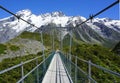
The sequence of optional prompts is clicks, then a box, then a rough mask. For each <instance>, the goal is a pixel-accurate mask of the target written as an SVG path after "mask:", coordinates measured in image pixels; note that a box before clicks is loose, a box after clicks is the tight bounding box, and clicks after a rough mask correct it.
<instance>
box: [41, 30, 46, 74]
mask: <svg viewBox="0 0 120 83" xmlns="http://www.w3.org/2000/svg"><path fill="white" fill-rule="evenodd" d="M41 43H42V52H43V55H42V56H43V60H45V54H44V44H43V32H42V31H41ZM45 71H46V64H45V62H44V63H43V72H44V73H45Z"/></svg>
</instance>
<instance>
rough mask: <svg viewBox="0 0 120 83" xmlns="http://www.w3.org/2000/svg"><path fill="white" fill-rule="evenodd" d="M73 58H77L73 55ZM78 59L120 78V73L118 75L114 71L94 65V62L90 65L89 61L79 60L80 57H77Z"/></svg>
mask: <svg viewBox="0 0 120 83" xmlns="http://www.w3.org/2000/svg"><path fill="white" fill-rule="evenodd" d="M72 56H73V57H75V56H74V55H72ZM77 59H78V60H80V61H82V62H85V63H87V64H90V65H92V66H94V67H96V68H98V69H101V70H103V71H106V72H107V73H110V74H113V75H116V76H118V77H120V73H117V72H114V71H112V70H109V69H106V68H104V67H102V66H99V65H96V64H94V63H92V62H90V63H89V61H87V60H84V59H81V58H79V57H78V56H77Z"/></svg>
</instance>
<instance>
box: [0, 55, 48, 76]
mask: <svg viewBox="0 0 120 83" xmlns="http://www.w3.org/2000/svg"><path fill="white" fill-rule="evenodd" d="M47 54H49V53H47ZM41 57H43V55H42V56H38V57H36V58H33V59H30V60H27V61H25V62H22V63H19V64H17V65H14V66H12V67H10V68H7V69H4V70H1V71H0V74H3V73H5V72H8V71H10V70H13V69H15V68H18V67H21V66H22V65H25V64H27V63H29V62H32V61H34V60H36V59H38V58H41Z"/></svg>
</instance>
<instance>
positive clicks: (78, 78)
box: [0, 0, 120, 83]
mask: <svg viewBox="0 0 120 83" xmlns="http://www.w3.org/2000/svg"><path fill="white" fill-rule="evenodd" d="M117 3H119V0H117V1H116V2H114V3H113V4H111V5H110V6H108V7H106V8H105V9H103V10H101V11H100V12H98V13H96V14H95V15H92V16H90V18H89V19H87V20H86V21H84V22H82V23H80V24H79V25H77V26H80V25H82V24H83V23H85V22H87V21H88V20H92V19H93V17H95V16H97V15H99V14H100V13H102V12H104V11H105V10H107V9H109V8H111V7H112V6H114V5H116V4H117ZM0 8H1V9H3V10H5V11H6V12H8V13H10V14H12V15H14V16H15V17H17V18H18V19H21V20H23V21H25V22H27V23H28V24H30V25H32V26H34V27H36V28H38V27H37V26H35V25H33V24H31V23H30V22H28V21H26V20H24V19H22V18H21V17H19V16H17V15H15V14H14V13H12V12H10V11H9V10H7V9H5V8H4V7H2V6H0ZM71 32H72V30H71ZM41 42H42V44H43V45H44V41H43V36H42V30H41ZM52 42H53V45H52V46H53V51H52V52H51V53H49V54H47V57H45V55H46V54H45V52H44V48H43V47H42V48H43V54H42V55H41V56H39V57H36V58H33V59H30V60H28V61H25V62H21V63H20V64H17V65H14V66H12V67H10V68H8V69H5V70H2V71H0V74H4V73H6V72H8V71H11V70H13V69H16V68H20V69H21V78H20V79H19V80H18V81H17V82H16V83H97V81H96V80H95V79H93V78H92V73H91V72H92V68H91V67H95V68H97V69H100V70H102V71H105V72H107V73H109V74H110V75H115V76H117V77H119V78H120V73H117V72H114V71H111V70H109V69H106V68H104V67H102V66H99V65H96V64H94V63H92V62H91V61H90V60H89V61H87V60H83V59H81V58H79V57H78V56H74V55H72V54H71V44H72V36H71V37H70V41H69V42H70V48H69V49H70V50H69V52H68V53H64V52H62V48H63V47H62V41H61V43H60V50H54V36H53V40H52ZM40 58H42V61H41V62H40V63H38V60H39V59H40ZM32 61H36V66H35V67H34V68H33V69H32V70H30V71H29V72H28V73H27V74H25V73H24V65H25V64H27V63H30V62H32ZM78 62H83V63H86V64H87V66H88V67H87V69H88V72H85V71H84V70H82V69H81V68H80V67H79V65H78ZM114 83H115V81H114Z"/></svg>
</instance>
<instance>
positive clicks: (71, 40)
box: [69, 30, 72, 76]
mask: <svg viewBox="0 0 120 83" xmlns="http://www.w3.org/2000/svg"><path fill="white" fill-rule="evenodd" d="M71 35H72V30H71V31H70V47H69V60H70V61H71V47H72V36H71ZM70 76H71V63H70Z"/></svg>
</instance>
